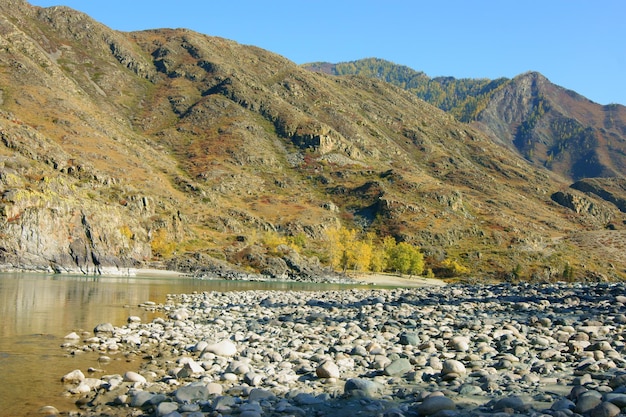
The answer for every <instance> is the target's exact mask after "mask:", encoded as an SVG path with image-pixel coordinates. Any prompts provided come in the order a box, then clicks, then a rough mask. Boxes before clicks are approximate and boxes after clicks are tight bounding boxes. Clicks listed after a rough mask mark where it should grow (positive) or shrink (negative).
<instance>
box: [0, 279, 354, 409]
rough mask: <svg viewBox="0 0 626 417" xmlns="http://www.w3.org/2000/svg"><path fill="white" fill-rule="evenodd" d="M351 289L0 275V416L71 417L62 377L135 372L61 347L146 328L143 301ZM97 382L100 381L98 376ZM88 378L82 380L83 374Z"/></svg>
mask: <svg viewBox="0 0 626 417" xmlns="http://www.w3.org/2000/svg"><path fill="white" fill-rule="evenodd" d="M340 288H343V289H346V288H352V287H350V286H341V285H328V284H300V283H260V282H237V281H209V280H197V279H190V278H182V277H163V276H149V275H145V276H138V277H93V276H90V277H87V276H67V275H45V274H23V273H15V274H10V273H5V274H0V417H5V416H6V417H9V416H13V417H19V416H27V415H30V416H32V415H36V414H37V410H38V409H39V408H40V407H42V406H45V405H53V406H55V407H57V408H58V409H59V411H62V412H63V411H71V410H76V407H75V405H74V401H75V400H76V398H66V397H63V396H62V394H63V392H64V389H63V384H62V383H61V382H60V378H61V376H63V375H65V374H66V373H68V372H70V371H72V370H74V369H80V370H82V371H83V372H84V373H85V374H86V375H87V369H88V368H89V367H94V368H101V369H104V371H105V372H106V374H116V373H119V374H122V373H124V372H126V371H128V370H137V369H138V368H139V365H140V361H141V358H126V357H124V356H123V355H121V354H117V355H110V354H108V356H110V357H111V358H112V359H113V361H111V362H110V363H109V364H106V365H105V364H99V363H98V362H97V358H98V356H99V355H98V353H85V354H81V355H78V356H69V355H67V354H66V352H65V350H64V349H63V348H61V345H62V344H63V343H65V342H66V341H65V340H64V336H66V335H67V334H69V333H71V332H72V331H75V332H77V333H78V334H80V332H81V331H88V332H91V331H92V330H93V328H94V327H95V326H96V325H97V324H99V323H105V322H110V323H112V324H113V325H115V326H121V325H123V324H125V323H126V320H127V318H128V317H129V316H131V315H132V316H139V317H141V319H142V321H144V322H148V321H151V320H152V319H153V318H154V317H155V314H157V313H150V312H146V311H145V310H143V309H141V308H139V307H138V305H139V304H141V303H143V302H146V301H154V302H156V303H163V302H164V301H165V299H166V296H167V294H182V293H192V292H194V291H198V292H202V291H235V290H268V289H269V290H303V291H307V290H320V289H340ZM98 375H101V374H98ZM87 376H88V375H87Z"/></svg>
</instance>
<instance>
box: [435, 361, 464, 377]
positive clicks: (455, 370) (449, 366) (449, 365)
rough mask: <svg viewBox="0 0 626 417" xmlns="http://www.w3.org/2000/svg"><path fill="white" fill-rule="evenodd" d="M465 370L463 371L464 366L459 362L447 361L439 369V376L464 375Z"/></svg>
mask: <svg viewBox="0 0 626 417" xmlns="http://www.w3.org/2000/svg"><path fill="white" fill-rule="evenodd" d="M466 372H467V370H466V369H465V365H463V363H461V362H460V361H457V360H455V359H447V360H445V361H444V362H443V366H442V368H441V374H442V375H447V374H457V375H465V373H466Z"/></svg>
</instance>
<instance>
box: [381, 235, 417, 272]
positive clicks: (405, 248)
mask: <svg viewBox="0 0 626 417" xmlns="http://www.w3.org/2000/svg"><path fill="white" fill-rule="evenodd" d="M389 269H390V270H393V271H396V272H399V273H401V274H410V275H419V274H421V273H422V272H424V255H423V254H422V253H421V252H420V250H419V248H417V247H415V246H413V245H411V244H409V243H406V242H400V243H398V244H397V245H395V246H394V247H393V248H392V249H391V253H390V256H389Z"/></svg>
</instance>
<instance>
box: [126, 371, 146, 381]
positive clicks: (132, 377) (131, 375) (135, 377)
mask: <svg viewBox="0 0 626 417" xmlns="http://www.w3.org/2000/svg"><path fill="white" fill-rule="evenodd" d="M124 381H127V382H138V383H140V384H145V383H146V378H145V377H144V376H143V375H139V374H138V373H137V372H133V371H128V372H126V373H125V374H124Z"/></svg>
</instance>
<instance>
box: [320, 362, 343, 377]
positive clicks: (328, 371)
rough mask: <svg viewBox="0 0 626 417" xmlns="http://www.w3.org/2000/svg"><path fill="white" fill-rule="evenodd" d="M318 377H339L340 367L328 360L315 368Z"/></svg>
mask: <svg viewBox="0 0 626 417" xmlns="http://www.w3.org/2000/svg"><path fill="white" fill-rule="evenodd" d="M315 375H317V377H318V378H339V367H338V366H337V364H335V363H334V362H331V361H326V362H324V363H323V364H321V365H320V366H318V367H317V368H316V369H315Z"/></svg>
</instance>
